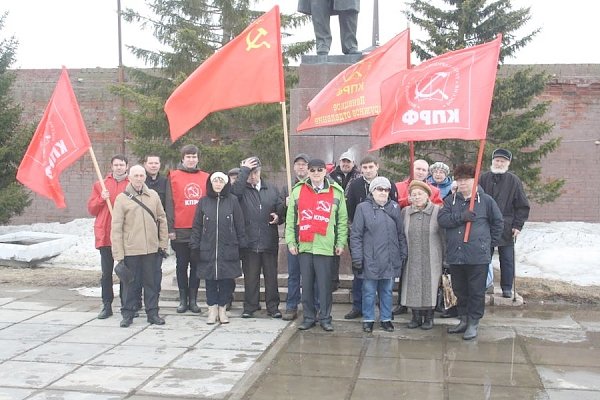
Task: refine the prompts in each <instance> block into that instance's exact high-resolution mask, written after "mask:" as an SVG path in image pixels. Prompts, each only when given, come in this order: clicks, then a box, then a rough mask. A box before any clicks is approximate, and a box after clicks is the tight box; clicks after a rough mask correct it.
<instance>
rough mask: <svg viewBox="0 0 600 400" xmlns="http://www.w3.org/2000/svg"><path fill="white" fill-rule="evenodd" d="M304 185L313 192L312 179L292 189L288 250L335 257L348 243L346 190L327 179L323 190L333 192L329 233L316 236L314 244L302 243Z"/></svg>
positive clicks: (287, 235) (288, 216)
mask: <svg viewBox="0 0 600 400" xmlns="http://www.w3.org/2000/svg"><path fill="white" fill-rule="evenodd" d="M304 185H307V186H308V187H309V188H310V190H313V188H312V186H311V183H310V179H306V180H303V181H300V182H298V183H297V184H296V185H294V187H293V188H292V194H291V195H290V201H289V204H288V209H287V215H286V218H285V241H286V243H287V245H288V248H291V247H295V248H296V249H298V252H299V253H311V254H318V255H323V256H333V255H334V252H335V249H336V248H341V249H343V248H344V247H346V243H347V242H348V212H347V211H346V200H345V199H344V190H343V189H342V187H341V186H340V185H338V184H337V183H335V181H333V180H332V179H330V178H325V188H324V189H323V190H333V206H332V207H331V216H330V218H329V223H328V224H327V232H326V233H325V235H319V234H315V237H314V240H313V241H312V242H300V241H299V240H298V197H299V196H300V190H301V189H302V186H304Z"/></svg>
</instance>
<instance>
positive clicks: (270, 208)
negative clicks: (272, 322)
mask: <svg viewBox="0 0 600 400" xmlns="http://www.w3.org/2000/svg"><path fill="white" fill-rule="evenodd" d="M260 174H261V163H260V160H259V159H258V157H250V158H247V159H245V160H243V161H242V163H241V166H240V174H239V176H238V179H237V180H236V182H235V183H234V185H233V187H232V193H233V194H235V195H236V196H237V198H238V199H239V202H240V206H241V207H242V211H243V212H244V219H245V223H246V239H247V242H248V247H247V248H246V249H245V250H244V251H243V255H242V269H243V271H244V289H245V293H244V311H243V313H242V318H252V317H253V315H254V312H255V311H257V310H259V309H260V304H259V301H260V273H261V270H262V273H263V276H264V280H265V303H266V305H267V313H268V315H269V316H271V317H273V318H281V312H280V311H279V287H278V284H277V253H278V250H279V232H278V230H277V225H278V224H281V223H283V220H284V218H283V217H282V212H283V207H282V204H281V198H280V195H279V190H278V189H277V187H276V186H275V185H272V184H270V183H268V182H266V181H265V180H264V179H261V176H260Z"/></svg>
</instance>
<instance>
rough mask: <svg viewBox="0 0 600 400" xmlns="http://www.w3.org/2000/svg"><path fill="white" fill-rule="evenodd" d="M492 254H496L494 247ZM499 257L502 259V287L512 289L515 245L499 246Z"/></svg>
mask: <svg viewBox="0 0 600 400" xmlns="http://www.w3.org/2000/svg"><path fill="white" fill-rule="evenodd" d="M492 255H494V248H493V247H492ZM498 258H499V259H500V287H501V288H502V290H512V286H513V278H514V275H515V246H514V245H508V246H498Z"/></svg>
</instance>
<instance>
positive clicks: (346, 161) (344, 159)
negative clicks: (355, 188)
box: [329, 151, 360, 191]
mask: <svg viewBox="0 0 600 400" xmlns="http://www.w3.org/2000/svg"><path fill="white" fill-rule="evenodd" d="M329 176H330V177H331V179H333V180H334V181H336V182H337V183H339V185H340V186H341V187H342V188H343V189H344V191H345V190H346V188H347V187H348V185H349V184H350V183H351V182H352V181H353V180H355V179H357V178H359V177H360V171H359V170H358V168H356V165H355V164H354V156H353V155H352V153H351V152H350V151H346V152H344V153H342V155H341V156H340V163H339V165H338V166H337V167H335V169H334V170H333V171H331V173H330V174H329Z"/></svg>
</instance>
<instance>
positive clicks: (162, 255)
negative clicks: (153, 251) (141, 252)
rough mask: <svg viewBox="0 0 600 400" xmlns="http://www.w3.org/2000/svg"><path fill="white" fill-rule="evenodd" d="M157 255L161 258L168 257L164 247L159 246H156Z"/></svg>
mask: <svg viewBox="0 0 600 400" xmlns="http://www.w3.org/2000/svg"><path fill="white" fill-rule="evenodd" d="M158 255H159V256H161V257H162V258H167V257H169V255H168V254H167V252H166V251H165V249H161V248H160V247H159V248H158Z"/></svg>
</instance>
